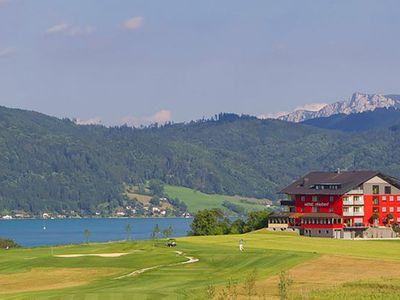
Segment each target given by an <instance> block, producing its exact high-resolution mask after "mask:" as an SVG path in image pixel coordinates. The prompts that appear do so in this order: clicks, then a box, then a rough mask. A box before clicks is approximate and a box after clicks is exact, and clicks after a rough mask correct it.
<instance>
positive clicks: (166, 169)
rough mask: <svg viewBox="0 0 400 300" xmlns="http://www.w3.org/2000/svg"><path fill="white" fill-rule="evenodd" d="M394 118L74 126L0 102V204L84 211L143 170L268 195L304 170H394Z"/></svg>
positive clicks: (115, 201) (119, 200)
mask: <svg viewBox="0 0 400 300" xmlns="http://www.w3.org/2000/svg"><path fill="white" fill-rule="evenodd" d="M399 147H400V130H398V129H397V127H391V128H390V129H386V128H382V129H379V130H370V131H365V132H361V133H360V132H357V133H351V132H350V133H349V132H339V131H332V130H327V129H320V128H315V127H311V126H307V125H304V124H295V123H288V122H284V121H279V120H259V119H257V118H255V117H250V116H237V115H234V114H220V115H218V116H216V117H214V118H211V119H209V120H200V121H196V122H190V123H180V124H167V125H165V126H162V127H160V126H156V125H154V126H150V127H147V128H142V129H136V128H129V127H126V126H122V127H113V128H107V127H103V126H79V125H76V124H75V123H73V122H72V121H70V120H67V119H65V120H60V119H57V118H53V117H48V116H46V115H43V114H39V113H35V112H30V111H23V110H16V109H8V108H4V107H0V153H1V155H0V213H3V214H4V213H7V212H8V211H9V210H24V211H27V212H33V213H40V212H43V211H57V212H69V211H72V210H73V211H77V212H79V213H81V214H86V213H87V214H91V213H93V212H95V211H99V210H100V211H105V212H107V211H111V210H113V208H115V207H117V206H120V205H123V203H124V197H123V192H124V190H123V187H124V184H128V185H137V184H139V183H143V182H146V181H147V180H149V179H160V180H162V181H163V182H165V183H166V184H169V185H175V186H183V187H188V188H191V189H194V190H199V191H201V192H203V193H207V194H224V195H230V196H233V195H240V196H246V197H256V198H267V199H276V198H277V194H276V192H277V191H279V189H280V188H281V187H283V186H285V185H286V184H288V183H290V182H291V181H292V180H294V179H295V178H296V177H298V176H300V175H302V174H303V173H305V172H307V171H309V170H334V169H337V168H342V169H379V170H381V171H383V172H386V173H388V174H390V175H393V176H399V175H400V163H399V156H398V149H399Z"/></svg>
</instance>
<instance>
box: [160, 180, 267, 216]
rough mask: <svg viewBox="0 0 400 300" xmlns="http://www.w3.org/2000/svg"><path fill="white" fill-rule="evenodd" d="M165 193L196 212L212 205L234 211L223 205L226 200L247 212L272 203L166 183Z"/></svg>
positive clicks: (191, 211) (265, 200)
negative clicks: (204, 191) (206, 192)
mask: <svg viewBox="0 0 400 300" xmlns="http://www.w3.org/2000/svg"><path fill="white" fill-rule="evenodd" d="M164 189H165V194H166V195H168V197H171V198H178V199H179V200H181V201H183V202H185V204H186V205H187V207H188V210H189V212H190V213H195V212H197V211H199V210H201V209H208V208H210V207H213V208H220V209H221V210H222V211H224V212H225V213H228V214H232V211H230V210H228V209H227V208H226V207H224V206H223V205H222V203H223V202H224V201H229V202H231V203H233V204H235V205H238V206H240V207H243V209H244V210H245V211H246V212H252V211H259V210H264V209H266V206H265V204H266V203H270V200H268V199H256V198H249V197H241V196H227V195H219V194H205V193H202V192H200V191H196V190H193V189H190V188H186V187H181V186H173V185H165V187H164Z"/></svg>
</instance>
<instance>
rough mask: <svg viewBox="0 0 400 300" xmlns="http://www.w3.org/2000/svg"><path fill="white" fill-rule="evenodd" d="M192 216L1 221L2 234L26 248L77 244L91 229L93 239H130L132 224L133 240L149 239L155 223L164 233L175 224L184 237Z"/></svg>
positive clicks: (99, 240)
mask: <svg viewBox="0 0 400 300" xmlns="http://www.w3.org/2000/svg"><path fill="white" fill-rule="evenodd" d="M191 223H192V219H185V218H129V219H125V218H124V219H109V218H107V219H57V220H0V237H1V238H9V239H13V240H14V241H16V242H17V243H18V244H19V245H21V246H24V247H35V246H47V245H62V244H78V243H83V242H85V241H86V240H85V237H84V235H83V232H84V230H85V229H88V230H89V231H90V232H91V236H90V238H89V241H90V242H108V241H118V240H124V239H126V238H127V233H126V231H125V227H126V225H127V224H130V225H131V227H132V233H131V239H133V240H147V239H150V235H151V232H152V231H153V228H154V226H155V225H156V224H158V225H159V227H160V229H161V232H162V230H163V229H164V228H166V227H168V226H172V229H173V234H172V236H174V237H178V236H185V235H187V232H188V231H189V230H190V224H191Z"/></svg>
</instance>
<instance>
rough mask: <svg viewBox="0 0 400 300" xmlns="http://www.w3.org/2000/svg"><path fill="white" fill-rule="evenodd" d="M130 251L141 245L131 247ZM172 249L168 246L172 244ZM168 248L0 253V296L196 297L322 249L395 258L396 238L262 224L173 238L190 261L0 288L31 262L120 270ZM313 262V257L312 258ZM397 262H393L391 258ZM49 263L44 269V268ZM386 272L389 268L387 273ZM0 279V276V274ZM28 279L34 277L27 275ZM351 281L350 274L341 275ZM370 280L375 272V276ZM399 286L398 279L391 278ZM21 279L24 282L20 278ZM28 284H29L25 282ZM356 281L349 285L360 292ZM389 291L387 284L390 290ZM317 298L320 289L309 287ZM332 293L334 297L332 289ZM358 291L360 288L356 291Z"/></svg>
mask: <svg viewBox="0 0 400 300" xmlns="http://www.w3.org/2000/svg"><path fill="white" fill-rule="evenodd" d="M240 238H243V239H244V241H245V248H246V252H245V253H240V252H239V251H238V240H239V239H240ZM135 250H141V251H140V252H135ZM174 250H175V249H174ZM174 250H171V249H167V248H165V247H163V246H162V244H160V245H158V246H156V247H154V246H153V243H152V242H131V243H112V244H95V245H80V246H69V247H57V248H54V250H53V251H54V254H71V253H89V252H90V253H110V252H130V253H131V254H129V255H127V256H122V257H118V258H100V257H82V258H55V257H52V256H51V249H50V248H35V249H23V250H11V251H3V252H0V295H1V296H0V297H1V298H2V299H32V298H34V299H97V300H101V299H132V297H134V298H135V299H146V298H148V299H157V298H169V299H177V298H178V299H179V298H185V295H187V298H189V299H193V298H197V299H204V298H205V297H206V289H207V285H209V284H210V283H212V284H216V285H219V284H224V283H226V282H227V281H228V280H229V279H233V280H238V281H243V279H244V277H245V276H246V274H249V273H250V272H252V270H253V269H255V268H256V269H257V274H258V277H259V278H260V279H261V278H267V277H270V276H272V275H274V274H277V273H278V272H280V271H281V270H286V269H290V268H292V267H293V266H295V265H298V264H300V263H302V262H306V261H309V260H310V259H315V258H318V257H320V256H321V255H323V254H326V255H335V256H337V255H344V256H348V255H352V256H360V257H368V258H374V259H379V260H382V259H384V260H394V262H393V263H396V264H398V263H399V262H400V257H399V256H398V253H400V242H398V241H390V242H389V241H341V240H332V239H317V238H307V237H298V236H295V235H290V234H277V233H266V232H265V231H262V232H258V233H251V234H246V235H242V236H237V235H230V236H217V237H186V238H181V239H178V247H177V249H176V250H179V251H184V252H185V253H187V255H190V256H194V257H197V258H199V259H200V261H199V262H197V263H195V264H191V265H179V266H165V267H161V268H158V269H155V270H152V271H148V272H145V273H143V274H140V275H139V276H136V277H130V278H124V279H119V280H116V279H114V278H115V276H117V275H113V277H110V276H109V278H107V279H104V278H100V277H99V278H98V279H97V280H95V281H93V282H92V283H90V284H86V285H83V286H80V287H71V288H66V289H62V290H52V291H44V292H28V293H19V294H18V293H17V294H8V295H7V294H1V293H2V292H4V289H3V288H2V283H3V282H1V278H2V277H1V275H2V274H4V273H7V274H9V273H14V272H24V271H28V270H30V269H31V268H37V267H51V268H94V267H96V268H98V269H100V270H101V269H102V268H104V270H109V269H110V268H114V269H115V268H118V269H119V270H120V271H119V272H118V274H126V273H129V271H134V270H137V269H140V268H144V267H149V266H154V265H160V264H162V265H168V264H171V263H176V262H179V261H183V260H185V259H184V258H183V257H181V256H176V255H175V254H174V252H173V251H174ZM313 261H314V260H313ZM396 261H397V262H396ZM50 270H51V269H50ZM389 275H390V274H389ZM5 278H7V277H5ZM32 280H33V281H34V282H35V281H36V282H37V281H39V282H40V278H33V279H32ZM349 280H351V278H349ZM377 280H378V279H377ZM398 283H399V286H400V281H399V282H398ZM26 284H29V283H26ZM31 284H32V283H31ZM362 287H363V285H362V283H359V285H358V286H356V287H354V286H353V287H352V288H351V289H350V288H349V292H351V293H353V294H354V293H355V292H354V291H355V290H357V289H358V290H359V291H358V292H359V293H360V291H361V292H362ZM390 291H391V292H392V291H393V289H391V290H390ZM313 293H314V294H313V297H315V299H320V297H322V295H323V291H315V292H313ZM330 293H331V294H332V295H333V296H332V297H331V298H332V299H343V295H341V297H342V298H340V297H336V296H335V294H333V292H330ZM358 295H360V294H358Z"/></svg>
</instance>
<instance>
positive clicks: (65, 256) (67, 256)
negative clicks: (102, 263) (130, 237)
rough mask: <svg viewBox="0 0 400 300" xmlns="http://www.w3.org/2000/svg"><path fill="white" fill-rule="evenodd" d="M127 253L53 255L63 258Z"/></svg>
mask: <svg viewBox="0 0 400 300" xmlns="http://www.w3.org/2000/svg"><path fill="white" fill-rule="evenodd" d="M127 254H129V253H98V254H96V253H93V254H65V255H54V256H55V257H63V258H73V257H83V256H98V257H120V256H124V255H127Z"/></svg>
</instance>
